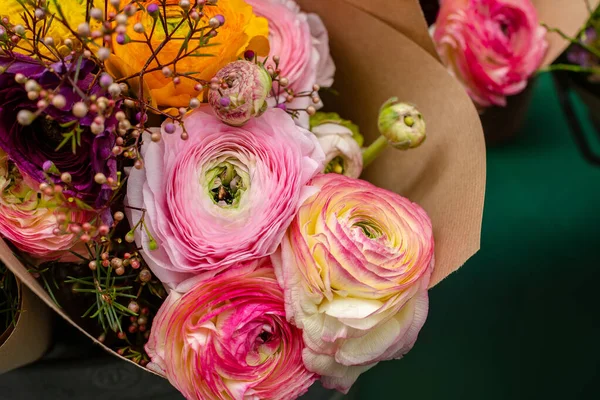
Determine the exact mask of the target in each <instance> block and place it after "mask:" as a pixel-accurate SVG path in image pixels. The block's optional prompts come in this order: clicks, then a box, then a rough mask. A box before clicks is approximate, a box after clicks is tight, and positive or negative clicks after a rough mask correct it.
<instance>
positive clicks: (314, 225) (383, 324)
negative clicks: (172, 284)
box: [272, 174, 433, 392]
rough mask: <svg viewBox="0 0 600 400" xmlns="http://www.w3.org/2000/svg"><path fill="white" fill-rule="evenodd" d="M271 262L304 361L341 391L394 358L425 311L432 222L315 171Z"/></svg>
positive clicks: (397, 201)
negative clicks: (310, 190) (298, 332)
mask: <svg viewBox="0 0 600 400" xmlns="http://www.w3.org/2000/svg"><path fill="white" fill-rule="evenodd" d="M312 185H314V186H316V187H318V188H320V191H319V193H318V194H316V195H314V196H312V197H311V198H309V199H308V200H307V201H306V202H305V203H304V204H303V205H302V207H300V210H299V211H298V214H297V216H296V218H295V219H294V220H293V222H292V224H291V225H290V228H289V230H288V231H287V234H286V235H285V236H284V239H283V241H282V244H281V249H280V251H278V252H277V253H276V254H274V255H273V257H272V259H273V265H274V267H275V273H276V275H277V279H278V280H279V283H280V285H281V286H282V287H283V289H284V293H285V304H286V312H287V316H288V319H289V320H290V322H292V323H293V324H295V325H296V326H297V327H299V328H300V329H303V332H304V334H303V338H304V343H305V344H306V348H305V350H304V353H303V359H304V363H305V365H306V367H307V368H308V370H309V371H312V372H315V373H317V374H319V375H321V380H322V381H323V385H324V386H325V387H327V388H334V389H338V390H340V391H342V392H347V391H348V390H349V389H350V387H351V386H352V384H353V383H354V381H355V380H356V379H357V378H358V376H359V375H360V374H361V373H363V372H364V371H366V370H368V369H369V368H371V367H373V366H374V365H375V364H376V363H377V362H379V361H382V360H389V359H394V358H401V357H402V356H403V355H404V354H405V353H407V352H408V351H409V350H410V349H411V348H412V347H413V345H414V343H415V341H416V340H417V335H418V333H419V331H420V330H421V327H422V326H423V324H424V323H425V319H426V317H427V310H428V304H429V301H428V296H427V286H428V284H429V279H430V276H431V272H432V269H433V233H432V227H431V221H430V220H429V218H428V217H427V214H426V213H425V211H423V209H422V208H421V207H419V206H418V205H416V204H414V203H411V202H410V201H409V200H407V199H405V198H403V197H401V196H399V195H398V194H396V193H392V192H389V191H387V190H384V189H380V188H378V187H376V186H373V185H372V184H370V183H368V182H365V181H361V180H357V179H351V178H348V177H346V176H343V175H338V174H326V175H320V176H318V177H316V178H315V179H314V180H313V182H312Z"/></svg>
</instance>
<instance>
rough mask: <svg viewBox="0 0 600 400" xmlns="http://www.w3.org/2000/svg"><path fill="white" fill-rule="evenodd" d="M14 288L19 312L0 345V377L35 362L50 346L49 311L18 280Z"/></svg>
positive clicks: (50, 325) (50, 315)
mask: <svg viewBox="0 0 600 400" xmlns="http://www.w3.org/2000/svg"><path fill="white" fill-rule="evenodd" d="M2 244H4V243H2ZM11 270H12V269H11ZM17 285H18V287H19V309H20V310H21V311H20V312H19V315H18V316H17V318H18V319H17V324H16V326H15V327H14V328H13V329H12V332H10V334H9V335H8V337H7V338H6V340H5V341H4V343H2V345H0V374H2V373H5V372H8V371H10V370H13V369H16V368H19V367H22V366H25V365H27V364H29V363H32V362H34V361H36V360H38V359H39V358H40V357H41V356H42V355H43V354H44V353H45V352H46V351H47V350H48V348H49V347H50V344H51V337H52V319H51V317H52V314H51V311H50V309H49V308H48V307H47V306H46V304H44V302H43V301H42V300H41V299H40V298H39V297H38V296H36V295H35V294H34V293H33V292H32V291H31V290H30V289H29V288H28V287H27V285H23V284H22V283H21V280H20V279H19V278H18V277H17Z"/></svg>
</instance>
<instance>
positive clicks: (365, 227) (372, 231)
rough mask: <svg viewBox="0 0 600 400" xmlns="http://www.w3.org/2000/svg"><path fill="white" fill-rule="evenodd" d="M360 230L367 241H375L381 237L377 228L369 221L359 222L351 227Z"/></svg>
mask: <svg viewBox="0 0 600 400" xmlns="http://www.w3.org/2000/svg"><path fill="white" fill-rule="evenodd" d="M352 226H353V227H357V228H360V229H361V230H362V231H363V233H364V234H365V236H366V237H368V238H369V239H377V238H379V237H381V236H382V235H383V233H382V232H381V229H379V227H378V226H377V225H376V224H374V223H372V222H370V221H359V222H356V223H355V224H353V225H352Z"/></svg>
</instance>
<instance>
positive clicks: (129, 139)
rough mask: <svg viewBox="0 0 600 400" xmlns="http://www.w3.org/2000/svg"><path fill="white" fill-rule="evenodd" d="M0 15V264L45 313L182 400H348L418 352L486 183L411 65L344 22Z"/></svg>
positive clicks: (251, 0)
mask: <svg viewBox="0 0 600 400" xmlns="http://www.w3.org/2000/svg"><path fill="white" fill-rule="evenodd" d="M9 3H10V4H8V6H7V7H6V9H5V11H3V13H4V14H6V16H4V17H2V19H1V27H0V29H2V32H0V33H2V35H1V36H0V39H1V42H0V49H1V50H0V68H1V70H0V71H1V72H2V73H1V74H0V151H1V153H0V156H1V157H0V162H1V164H0V165H1V166H2V168H0V172H2V182H3V191H2V195H1V196H0V207H1V208H2V212H1V213H0V233H1V234H2V237H3V238H4V239H5V242H4V243H1V246H0V257H1V258H2V260H3V261H4V262H5V263H6V264H7V266H8V267H9V268H10V269H11V270H12V271H13V272H14V273H15V275H16V276H17V277H18V278H19V279H21V280H22V281H23V282H24V284H25V285H27V286H28V287H30V288H31V289H32V290H33V291H34V292H35V293H36V294H37V295H39V296H40V297H41V298H42V299H43V300H44V301H45V302H46V303H47V304H48V305H50V306H51V307H52V308H53V309H54V310H55V311H57V312H58V313H59V314H61V315H62V316H63V317H65V318H67V319H68V320H69V321H70V322H71V323H72V324H73V325H75V326H77V327H79V328H80V329H81V330H82V331H84V332H85V333H86V334H88V335H89V336H90V337H92V338H93V339H94V340H95V341H96V342H97V343H100V344H101V345H102V346H104V347H105V348H106V349H107V350H109V351H112V352H114V353H116V354H117V355H118V356H120V357H122V358H124V359H126V360H128V361H130V362H132V363H135V364H136V365H139V366H140V367H142V368H147V369H148V370H149V371H152V372H154V373H156V374H159V375H161V376H164V377H166V378H167V379H169V381H170V382H171V383H172V384H173V385H174V386H175V387H176V388H177V389H178V390H179V391H181V393H182V394H183V395H184V396H185V397H186V398H188V399H217V398H223V399H230V398H234V399H243V398H256V399H262V398H264V399H267V398H268V399H271V398H273V399H294V398H297V397H298V396H300V395H302V394H303V393H305V392H306V391H307V389H308V388H309V387H310V386H311V385H312V384H313V383H314V382H316V381H317V380H320V381H321V382H322V384H323V385H324V386H325V387H326V388H331V389H337V390H339V391H341V392H344V393H345V392H347V391H348V390H349V389H350V387H351V386H352V385H353V383H354V382H355V381H356V379H357V378H358V377H359V375H360V374H361V373H363V372H365V371H367V370H368V369H370V368H372V367H374V366H375V365H376V364H377V363H378V362H380V361H384V360H390V359H398V358H401V357H402V356H403V355H405V354H406V353H407V352H408V351H409V350H410V349H411V348H412V347H413V346H414V344H415V342H416V340H417V337H418V334H419V331H420V329H421V327H422V326H423V324H424V323H425V320H426V317H427V313H428V295H427V293H428V289H429V288H430V287H431V286H433V285H435V284H436V283H437V282H439V281H440V280H441V279H443V278H444V277H445V276H446V275H448V274H449V273H450V272H452V271H454V270H455V269H457V268H458V267H459V266H460V265H461V264H462V263H463V262H464V261H466V259H467V258H469V257H470V256H471V255H472V254H473V252H474V251H476V249H477V247H478V244H479V230H480V223H481V211H482V210H481V209H482V201H483V190H484V180H485V169H484V165H485V164H484V158H483V145H482V141H481V137H480V130H479V126H478V125H477V123H476V113H475V110H474V108H473V107H472V106H470V105H469V103H468V102H466V101H465V99H464V96H463V94H462V92H461V91H460V88H459V87H458V86H457V85H455V83H454V82H453V81H452V80H450V79H448V77H447V76H446V75H445V74H444V73H443V71H442V68H441V67H440V66H439V65H438V64H437V63H436V62H435V60H433V59H432V58H431V56H430V55H429V54H428V53H427V52H425V51H424V50H423V49H422V48H421V47H419V46H418V45H416V44H415V43H413V42H412V41H411V40H410V39H408V38H406V37H405V36H403V35H402V34H400V33H399V32H397V31H396V30H395V29H393V28H391V27H390V26H388V25H386V24H384V23H382V22H380V21H379V20H378V19H377V18H375V17H373V16H371V15H369V14H368V13H365V12H364V11H361V10H360V9H358V8H356V7H355V6H353V5H350V4H349V3H347V2H346V1H342V0H332V1H330V2H328V3H327V4H322V2H319V1H308V0H305V1H300V2H298V3H295V2H293V1H290V0H285V1H284V0H246V1H244V0H218V1H216V0H196V1H194V0H189V1H188V0H179V1H173V0H154V1H133V0H110V1H108V0H107V1H103V0H102V1H101V0H96V1H92V0H87V1H80V0H68V1H65V0H63V1H60V2H59V1H54V0H25V1H21V0H14V2H13V1H12V0H11V1H10V2H9ZM332 10H335V12H332ZM336 21H337V22H336ZM339 21H341V22H339ZM350 26H356V27H363V28H364V29H362V30H360V29H356V30H350V29H348V28H349V27H350ZM376 41H378V43H379V44H380V45H382V46H384V47H383V48H385V49H387V50H388V51H387V52H385V53H384V54H382V53H381V52H380V50H379V49H378V48H376V47H375V46H374V43H375V42H376ZM403 54H410V55H411V56H412V58H413V62H412V63H410V64H408V65H404V66H403V71H402V73H399V71H397V70H396V69H395V68H396V67H397V66H398V65H399V61H400V60H402V59H403V57H402V55H403ZM334 60H335V61H336V62H335V63H334ZM424 72H425V74H426V75H427V76H428V81H427V82H423V79H419V76H421V77H422V74H423V73H424ZM334 75H335V76H334ZM357 77H358V78H359V79H357ZM334 78H335V85H334ZM411 82H412V83H411ZM431 89H437V90H440V89H443V90H444V91H445V92H446V93H448V94H449V95H450V96H452V97H454V98H456V103H455V105H456V106H457V108H453V107H449V108H448V107H440V99H439V96H438V95H437V94H436V93H437V90H431ZM394 92H395V93H394ZM394 94H396V95H397V97H393V95H394ZM413 103H414V104H419V106H418V107H417V106H415V105H414V104H413ZM330 104H331V106H330ZM434 111H437V113H434ZM434 114H435V117H433V115H434ZM429 115H431V116H432V118H431V120H430V119H429V117H428V116H429ZM344 117H346V118H348V117H352V118H353V121H352V122H351V121H350V120H347V119H344ZM426 124H427V127H428V128H427V129H428V130H430V129H433V131H434V132H442V131H444V132H445V134H444V135H440V136H438V137H433V138H431V136H430V138H429V139H427V140H425V137H426ZM364 127H366V128H367V129H366V130H365V129H364ZM417 147H418V149H417ZM428 148H429V149H428ZM427 149H428V150H427ZM411 153H412V155H411ZM369 166H370V167H369ZM367 167H369V168H367ZM363 169H364V173H363ZM396 171H398V172H396ZM361 174H362V175H361ZM360 176H362V177H365V178H367V179H368V180H369V181H370V182H371V183H369V182H367V180H361V179H359V177H360ZM408 192H410V193H412V194H413V196H412V198H411V200H409V199H408V198H406V197H403V196H401V195H400V194H398V193H403V194H404V193H408ZM413 201H418V202H419V203H420V204H421V205H418V204H416V203H414V202H413ZM426 210H427V211H426ZM451 232H452V233H451ZM434 238H435V245H434Z"/></svg>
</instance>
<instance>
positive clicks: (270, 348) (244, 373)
mask: <svg viewBox="0 0 600 400" xmlns="http://www.w3.org/2000/svg"><path fill="white" fill-rule="evenodd" d="M303 348H304V344H303V342H302V332H301V331H300V330H299V329H297V328H296V327H294V326H292V325H291V324H289V323H288V322H287V321H286V317H285V307H284V300H283V293H282V291H281V288H280V287H279V285H278V283H277V280H276V278H275V275H274V273H273V268H272V266H271V265H270V262H269V260H268V258H267V259H263V260H260V261H255V262H252V263H250V264H248V265H245V266H240V267H239V268H236V269H233V270H230V271H228V272H225V273H224V274H221V275H218V276H216V277H214V278H211V279H208V280H203V279H202V278H201V277H200V276H197V277H194V278H192V279H190V280H188V281H185V282H182V283H181V284H180V285H179V286H178V287H177V288H176V289H175V290H173V291H171V293H170V294H169V296H168V297H167V299H166V301H165V302H164V304H163V305H162V307H161V308H160V310H159V312H158V314H157V315H156V318H155V319H154V322H153V324H152V331H151V334H150V338H149V341H148V344H147V345H146V350H147V352H148V355H149V356H150V358H151V360H152V362H151V363H150V364H149V365H148V367H149V368H150V369H152V370H154V371H155V372H157V373H159V374H162V375H165V376H166V377H167V378H168V379H169V381H170V382H171V383H172V384H173V385H174V386H175V387H176V388H177V389H178V390H179V391H181V393H182V394H183V395H184V396H185V397H186V398H187V399H189V400H191V399H194V400H196V399H207V400H208V399H210V400H217V399H227V400H229V399H233V400H246V399H272V400H287V399H295V398H297V397H298V396H300V395H301V394H303V393H304V392H306V391H307V390H308V388H309V387H310V386H311V385H312V383H313V382H314V381H315V380H316V378H317V376H316V375H315V374H313V373H311V372H309V371H307V370H306V368H305V367H304V364H303V362H302V349H303Z"/></svg>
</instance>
